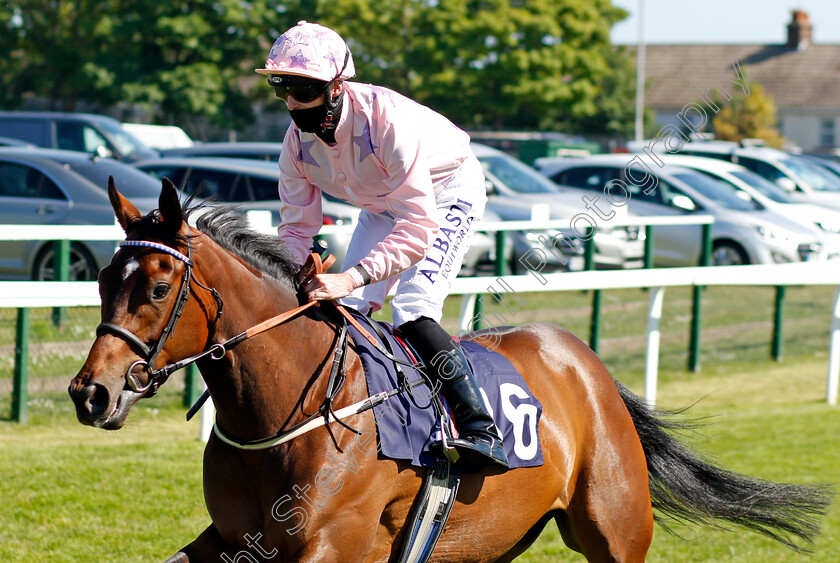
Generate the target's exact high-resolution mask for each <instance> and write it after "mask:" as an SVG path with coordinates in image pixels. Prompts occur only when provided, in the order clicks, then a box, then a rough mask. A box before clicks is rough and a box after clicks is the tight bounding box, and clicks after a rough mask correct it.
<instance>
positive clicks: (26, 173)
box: [0, 151, 116, 281]
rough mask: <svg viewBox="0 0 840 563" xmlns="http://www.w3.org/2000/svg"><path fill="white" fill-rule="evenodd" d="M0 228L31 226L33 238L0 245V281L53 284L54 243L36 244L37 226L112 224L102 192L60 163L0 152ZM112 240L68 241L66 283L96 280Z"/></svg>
mask: <svg viewBox="0 0 840 563" xmlns="http://www.w3.org/2000/svg"><path fill="white" fill-rule="evenodd" d="M0 224H2V225H31V226H32V238H31V239H30V240H26V241H0V278H2V279H5V280H27V279H32V280H51V279H54V270H53V243H52V242H50V241H44V240H38V227H39V226H40V225H113V224H114V211H113V209H112V208H111V203H110V201H109V200H108V196H107V194H106V193H105V190H103V189H102V188H100V187H99V186H96V185H95V184H93V183H91V182H90V181H88V180H86V179H85V178H83V177H82V176H80V175H79V174H77V173H76V172H73V171H72V170H68V169H66V168H65V167H64V166H62V165H61V164H58V163H56V162H53V161H52V160H48V159H44V158H39V157H37V156H29V157H25V156H20V155H16V154H13V153H11V154H7V153H6V152H4V151H0ZM115 249H116V242H115V241H72V242H71V245H70V280H71V281H89V280H95V279H96V276H97V275H98V273H99V269H100V268H102V267H103V266H105V265H106V264H108V263H109V262H110V261H111V257H112V256H113V255H114V251H115Z"/></svg>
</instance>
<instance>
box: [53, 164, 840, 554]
mask: <svg viewBox="0 0 840 563" xmlns="http://www.w3.org/2000/svg"><path fill="white" fill-rule="evenodd" d="M108 195H109V197H110V200H111V203H112V206H113V208H114V212H115V215H116V218H117V220H118V222H119V224H120V225H121V226H122V228H123V229H124V231H125V233H126V239H125V241H124V242H123V243H122V244H121V247H120V249H119V250H118V251H117V252H116V254H115V255H114V257H113V260H112V261H111V263H110V265H108V266H107V267H105V268H104V269H103V270H102V271H101V273H100V275H99V282H98V283H99V292H100V296H101V300H102V306H101V318H102V321H103V322H102V324H101V325H100V327H99V329H98V330H97V336H96V339H95V340H94V342H93V344H92V347H91V350H90V353H89V355H88V357H87V359H86V360H85V362H84V365H83V366H82V367H81V369H80V371H79V372H78V374H77V375H76V376H75V377H74V378H73V379H72V381H71V383H70V386H69V394H70V396H71V398H72V400H73V402H74V404H75V408H76V414H77V418H78V419H79V421H80V422H81V423H83V424H86V425H90V426H93V427H98V428H103V429H107V430H116V429H119V428H120V427H122V426H123V424H124V422H125V420H126V417H127V415H128V413H129V411H130V409H131V407H132V405H134V404H135V403H136V402H137V401H138V400H140V399H141V398H144V397H147V396H150V395H152V394H154V392H155V391H156V390H157V388H158V387H159V386H160V385H162V384H163V383H164V382H165V379H166V377H167V376H168V374H169V373H170V372H171V371H172V369H174V368H177V367H180V366H182V365H184V364H185V363H188V362H190V361H195V362H196V363H197V365H198V368H199V370H200V373H201V375H202V377H203V379H204V381H205V382H206V386H207V389H208V390H209V393H210V396H211V397H212V400H213V403H214V405H215V407H216V410H217V414H216V427H217V428H218V429H221V430H223V433H224V435H226V436H228V437H233V438H234V439H235V440H236V441H237V442H239V443H247V442H255V441H259V440H261V439H264V438H266V437H267V436H268V437H270V436H275V435H277V434H278V433H281V432H283V431H285V430H287V429H289V428H294V427H296V426H297V425H299V424H300V423H302V422H303V421H306V420H309V419H311V418H312V415H313V413H314V414H315V415H316V416H320V415H319V414H318V413H319V412H320V410H319V409H322V408H323V404H324V401H323V399H324V397H325V396H327V395H328V394H329V389H328V386H329V382H328V376H327V374H328V373H329V372H330V367H331V364H332V360H333V353H334V350H335V348H336V346H337V340H338V338H339V336H338V334H339V331H338V329H337V323H336V321H335V314H334V313H330V311H329V308H328V307H326V305H325V304H321V303H315V302H313V303H311V304H310V303H308V302H307V301H308V300H307V298H306V295H305V292H304V291H303V289H302V279H303V275H304V274H302V273H301V271H300V270H301V269H300V267H299V266H298V265H297V264H296V263H295V262H294V261H293V260H291V259H290V257H289V255H288V253H287V252H286V251H285V250H284V248H283V246H282V243H280V242H279V241H278V239H277V237H272V236H268V235H262V234H257V233H254V232H252V231H249V230H248V228H247V221H246V220H245V218H244V217H243V216H242V215H241V214H239V213H237V212H236V211H235V210H231V209H225V208H221V209H213V210H211V211H209V212H207V213H205V214H203V215H202V216H201V217H199V219H198V220H197V221H195V222H194V223H195V226H191V225H190V222H189V221H188V219H189V217H190V214H191V213H193V212H194V209H195V208H196V206H195V205H184V206H182V204H181V202H180V201H179V199H178V195H177V192H176V190H175V188H174V186H173V185H172V183H171V182H169V181H168V180H167V179H164V180H163V185H162V190H161V194H160V198H159V202H158V203H159V209H158V210H155V211H153V212H151V213H149V214H148V215H145V216H143V215H142V214H141V213H140V212H139V211H138V210H137V208H136V207H135V206H134V205H133V204H132V203H131V202H130V201H128V200H127V199H126V198H125V197H124V196H123V195H122V194H120V193H119V191H118V190H117V188H116V186H115V184H114V182H113V179H111V180H109V183H108ZM310 305H312V306H310ZM267 319H278V320H275V321H273V322H271V323H269V325H265V323H266V322H267ZM261 323H262V324H263V326H262V328H257V329H254V327H260V326H261ZM243 331H244V332H243ZM249 331H250V332H249ZM498 331H499V335H500V338H499V340H498V342H497V343H496V347H495V350H496V351H497V352H499V353H501V354H502V355H503V356H504V357H506V358H507V360H509V361H510V362H511V364H512V365H513V366H515V368H516V369H517V370H518V371H519V372H520V373H521V374H523V375H524V377H525V379H526V381H527V384H528V385H529V387H530V389H531V391H532V392H533V393H534V395H535V396H536V397H537V398H538V399H539V401H540V402H541V404H542V406H543V414H542V417H541V418H540V420H539V431H540V439H541V445H542V448H543V453H544V463H543V465H541V466H539V467H530V468H520V469H515V470H510V471H507V472H503V473H498V472H479V473H474V474H466V475H463V477H462V480H461V485H460V488H459V489H458V492H457V497H456V501H455V505H454V507H453V508H452V512H451V515H450V518H449V520H448V523H447V524H446V528H445V529H444V532H443V535H442V536H441V537H440V540H439V543H438V544H437V547H436V549H435V551H434V554H433V560H434V561H441V562H454V561H459V562H465V561H469V562H490V561H511V560H513V559H514V558H515V557H517V556H518V555H520V554H521V553H523V552H524V551H525V550H526V549H527V548H528V546H530V545H531V544H532V543H533V542H534V541H535V540H536V538H537V537H538V536H539V534H540V532H541V531H542V529H543V528H544V526H545V525H546V524H548V523H549V522H550V521H554V522H555V523H556V525H557V526H558V527H559V530H560V533H561V535H562V538H563V541H564V542H565V544H566V545H567V546H568V547H569V548H571V549H573V550H575V551H577V552H579V553H581V554H582V555H583V556H584V557H585V558H586V560H587V561H590V562H605V561H621V562H639V561H644V560H645V556H646V553H647V551H648V548H649V546H650V543H651V540H652V536H653V532H654V522H655V521H662V522H663V523H666V524H667V521H668V520H667V519H669V518H670V519H676V520H677V521H681V522H694V523H699V524H703V525H712V526H721V525H722V526H724V527H732V526H735V525H738V526H745V527H747V528H749V529H752V530H754V531H757V532H760V533H763V534H766V535H768V536H770V537H772V538H774V539H776V540H778V541H780V542H782V543H783V544H785V545H787V546H789V547H792V548H794V549H797V550H799V549H807V548H808V546H809V544H811V543H812V542H813V540H814V538H815V537H816V535H817V534H818V533H819V518H820V516H821V515H824V514H825V512H826V510H827V507H828V505H829V500H830V498H829V497H830V493H829V492H828V491H827V489H826V488H824V487H822V486H819V485H815V486H805V485H792V484H777V483H772V482H767V481H763V480H760V479H756V478H752V477H749V476H744V475H740V474H736V473H733V472H730V471H728V470H726V469H723V468H720V467H716V466H714V465H710V464H709V463H706V462H704V461H702V460H701V456H700V454H698V453H696V452H694V451H692V450H691V449H689V448H687V447H686V446H684V445H683V444H682V442H681V441H680V439H679V432H678V431H679V430H680V429H681V428H683V426H684V423H683V422H679V421H677V420H674V419H673V417H668V416H665V414H666V413H665V412H664V411H659V410H657V409H654V408H653V407H650V406H649V405H647V403H646V402H645V401H644V400H643V399H641V398H640V397H638V396H636V395H634V394H633V393H631V392H630V391H629V390H628V389H626V388H625V387H624V386H623V385H621V384H620V383H619V382H617V381H616V380H615V379H614V378H613V377H612V376H611V375H610V374H609V372H608V371H607V368H606V367H605V366H604V364H603V363H602V362H601V361H600V360H599V358H598V357H597V356H596V354H595V353H593V351H592V350H591V349H590V348H589V347H588V346H587V345H586V344H585V343H583V342H582V341H581V340H579V339H578V338H576V337H575V336H574V335H573V334H571V333H570V332H569V331H567V330H565V329H563V328H561V327H559V326H557V325H553V324H547V323H535V324H527V325H523V326H519V327H506V328H504V329H498ZM243 335H245V336H243ZM480 335H481V333H479V332H477V333H475V334H474V335H472V337H473V338H474V340H475V339H476V338H478V337H480ZM476 341H477V340H476ZM222 343H223V344H222ZM344 362H345V366H346V382H345V385H344V387H343V389H342V390H341V392H340V394H338V395H336V396H335V397H334V399H335V405H336V406H337V407H340V406H342V405H350V404H354V403H357V402H358V401H363V400H364V399H365V398H366V397H367V396H368V395H367V389H366V386H365V377H364V373H363V366H362V365H361V362H360V359H359V356H358V354H357V353H356V352H355V346H354V345H353V343H352V342H351V343H350V345H349V346H348V347H347V350H346V354H345V357H344ZM157 366H163V367H157ZM352 418H353V420H352V425H353V427H354V428H356V429H359V428H361V429H363V431H362V433H361V434H358V435H357V434H354V433H353V431H352V430H351V429H349V428H347V427H345V426H343V425H341V424H335V423H333V424H329V425H324V426H322V427H320V428H317V429H315V430H313V431H311V432H307V433H303V434H301V435H299V436H298V437H296V438H294V439H292V440H289V441H284V442H283V443H279V444H278V445H276V446H273V447H269V448H265V449H254V450H248V449H240V448H237V447H235V446H234V445H231V444H229V443H228V442H226V441H223V440H221V439H220V438H219V436H218V435H217V434H216V433H214V434H213V435H211V437H210V439H209V441H208V443H207V445H206V449H205V451H204V469H203V485H204V497H205V503H206V508H207V511H208V513H209V516H210V520H211V523H210V525H209V526H208V527H207V528H206V529H205V530H204V531H203V532H202V533H201V534H200V535H199V536H198V537H197V538H196V539H195V540H194V541H192V542H191V543H189V544H188V545H186V546H184V547H182V548H181V549H180V550H179V551H178V552H177V553H175V554H174V555H172V556H171V557H170V558H169V559H168V560H167V561H168V562H171V563H186V562H190V563H194V562H199V561H219V560H220V559H221V560H223V561H240V562H242V561H270V560H278V561H295V562H304V561H353V562H374V561H396V560H397V557H398V555H399V551H400V546H401V543H402V540H403V538H404V536H405V533H406V532H405V523H406V519H407V517H408V515H409V512H410V510H411V507H412V503H413V501H414V499H415V496H416V495H417V492H418V489H419V488H420V486H421V482H422V470H421V469H420V468H417V467H413V466H412V465H410V464H409V463H408V462H405V461H395V460H391V459H386V458H385V457H383V456H382V455H380V454H379V453H378V452H377V449H376V434H375V430H373V429H374V428H375V426H374V424H375V423H374V417H373V415H372V413H371V411H370V410H368V411H365V412H362V413H360V414H357V415H354V416H353V417H352ZM347 422H351V421H350V418H348V419H347ZM348 426H349V424H348ZM357 431H358V430H357ZM675 431H676V434H675ZM360 436H364V439H360ZM325 468H326V469H325ZM654 509H656V516H654ZM174 547H175V546H173V548H174ZM278 556H279V558H278V559H274V558H275V557H278Z"/></svg>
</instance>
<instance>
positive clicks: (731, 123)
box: [712, 80, 785, 148]
mask: <svg viewBox="0 0 840 563" xmlns="http://www.w3.org/2000/svg"><path fill="white" fill-rule="evenodd" d="M747 87H748V88H749V91H750V93H749V95H747V96H744V97H741V96H733V97H732V99H731V100H729V101H728V102H726V101H722V100H717V101H715V103H716V104H717V105H718V106H719V107H720V108H721V110H720V111H719V112H718V113H717V115H716V116H715V118H714V120H713V121H712V124H713V126H714V129H715V136H716V138H717V139H719V140H721V141H735V142H740V141H741V139H763V140H764V142H765V144H766V145H767V146H769V147H776V148H781V147H782V145H783V144H784V142H785V138H784V137H782V136H781V135H780V134H779V130H778V129H777V128H776V124H777V123H778V122H777V120H776V106H775V105H774V104H773V100H772V98H770V96H767V95H766V94H765V93H764V88H762V87H761V85H760V84H758V83H757V82H752V81H749V80H748V81H747Z"/></svg>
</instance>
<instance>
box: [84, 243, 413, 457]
mask: <svg viewBox="0 0 840 563" xmlns="http://www.w3.org/2000/svg"><path fill="white" fill-rule="evenodd" d="M125 246H135V247H144V248H151V249H153V250H157V251H160V252H164V253H166V254H169V255H171V256H174V257H175V258H177V259H178V260H180V261H181V262H183V263H184V273H183V276H182V278H181V286H180V289H179V290H178V297H177V298H176V299H175V304H174V305H173V307H172V311H171V312H170V313H169V319H168V320H167V321H166V325H165V326H164V327H163V331H162V332H161V334H160V337H158V339H157V340H156V341H155V342H154V343H152V344H151V345H148V344H146V343H145V342H143V340H141V339H140V337H138V336H137V335H136V334H134V333H133V332H131V331H130V330H128V329H127V328H125V327H122V326H119V325H117V324H114V323H108V322H102V323H100V324H99V326H97V327H96V335H97V337H99V336H101V335H102V334H103V333H112V334H114V335H116V336H119V337H122V338H123V339H125V340H126V341H128V343H129V344H132V345H133V346H134V347H135V348H137V349H138V350H140V351H141V352H142V353H143V355H144V356H145V358H144V359H140V360H137V361H135V362H133V363H132V364H131V365H130V366H129V367H128V369H127V370H126V372H125V383H126V386H127V387H128V388H129V389H131V390H132V391H134V392H135V393H141V394H143V396H144V397H151V396H153V395H154V394H155V393H157V391H158V389H159V388H160V386H161V385H163V384H164V383H165V382H166V380H167V379H169V376H170V375H171V374H172V373H174V372H175V371H177V370H179V369H181V368H183V367H185V366H187V365H189V364H192V363H193V362H196V361H197V360H200V359H201V358H204V357H208V356H209V357H210V359H213V360H221V359H222V358H223V357H224V356H225V354H226V353H227V350H228V349H229V348H232V347H233V346H236V345H237V344H239V343H240V342H242V341H243V340H246V339H248V338H251V337H252V336H256V335H257V334H260V333H262V332H265V331H267V330H269V329H272V328H274V327H276V326H278V325H280V324H282V323H285V322H286V321H289V320H291V319H293V318H295V317H297V316H298V315H300V314H301V313H302V312H304V311H305V310H306V309H308V308H310V307H312V306H315V305H318V304H319V303H320V301H308V302H307V303H305V304H303V305H300V306H298V307H296V308H294V309H291V310H289V311H286V312H284V313H281V314H279V315H277V316H274V317H272V318H270V319H268V320H266V321H263V322H261V323H259V324H257V325H254V326H252V327H251V328H249V329H247V330H245V331H243V332H241V333H239V334H237V335H236V336H233V337H231V338H229V339H227V340H225V341H224V342H219V343H215V344H212V345H211V346H210V347H209V348H206V349H205V350H203V351H202V352H199V353H198V354H195V355H193V356H189V357H187V358H184V359H182V360H178V361H177V362H173V363H170V364H166V365H165V366H163V367H162V368H160V369H154V367H153V366H154V362H155V359H157V356H158V354H160V352H161V351H162V350H163V348H164V346H165V345H166V341H167V340H168V339H169V337H170V336H171V335H172V333H173V332H174V330H175V325H176V324H177V323H178V319H180V318H181V315H182V314H183V312H184V306H185V305H186V303H187V300H188V299H189V297H190V282H191V281H193V280H194V281H195V283H196V284H198V285H199V286H201V287H202V288H204V289H206V290H207V291H209V292H211V293H212V294H213V297H214V298H215V299H216V301H217V303H218V309H217V311H216V320H218V319H219V317H220V316H221V315H222V309H223V307H224V302H223V301H222V297H221V295H220V294H219V292H218V291H217V290H216V289H215V288H211V287H207V286H206V285H204V284H202V283H201V282H200V281H199V280H198V279H196V278H195V276H194V275H193V273H192V268H193V266H194V264H193V261H192V244H191V242H190V238H189V237H187V254H186V255H184V254H182V253H181V252H179V251H177V250H175V249H174V248H172V247H170V246H167V245H165V244H161V243H159V242H151V241H145V240H124V241H122V242H121V243H120V247H125ZM311 259H313V261H314V265H313V273H318V274H320V273H321V272H323V271H326V270H327V269H329V267H330V265H331V264H332V263H333V261H334V260H335V257H334V256H329V257H328V258H327V259H326V260H325V261H323V262H322V261H321V258H320V256H319V255H318V254H317V253H314V252H313V253H312V255H311ZM327 303H332V304H333V305H334V306H335V308H336V310H337V311H338V312H339V313H340V314H341V316H342V317H343V318H344V321H346V322H344V323H342V325H341V326H340V330H339V337H338V342H337V344H336V346H335V350H334V355H335V358H334V359H333V365H332V369H331V371H330V376H329V381H328V384H327V388H328V389H327V396H326V398H325V400H324V403H323V405H322V407H321V409H319V411H318V412H317V413H315V414H313V415H311V416H309V417H308V418H307V419H306V420H304V421H303V422H302V423H299V424H297V425H295V426H294V427H292V428H290V429H289V430H288V431H286V432H280V433H277V434H275V435H274V436H270V437H268V438H264V439H260V440H254V441H250V442H240V441H238V440H234V439H232V438H230V437H228V436H225V435H224V433H223V432H222V431H221V429H219V427H218V424H216V425H215V426H214V432H215V433H216V435H217V436H219V437H220V438H221V439H222V440H223V441H225V442H226V443H228V444H231V445H234V446H236V447H240V448H243V449H265V448H268V447H273V446H275V445H278V444H281V443H283V442H285V441H288V440H290V439H292V438H294V437H295V436H298V435H300V434H302V433H305V432H307V431H309V430H311V429H312V428H314V427H317V426H318V425H321V424H323V425H327V428H329V426H328V425H329V423H330V422H333V421H336V422H338V423H339V424H341V425H342V426H345V427H347V428H349V429H350V430H352V431H353V432H356V433H358V431H356V430H355V429H353V428H352V427H350V426H348V425H347V424H346V423H344V422H343V421H342V420H341V418H343V417H344V416H346V415H348V414H355V413H360V412H364V411H365V410H369V409H371V408H373V407H375V406H376V405H378V404H379V403H381V402H382V401H384V400H387V399H388V398H389V397H390V396H392V395H394V394H396V393H401V392H403V391H406V390H410V389H411V388H413V387H416V386H417V385H419V384H422V383H423V381H420V380H417V381H414V382H411V384H408V383H406V385H405V386H402V385H401V386H400V387H399V388H398V389H394V390H392V391H390V392H382V393H378V394H377V395H375V396H371V397H368V398H367V399H365V400H363V401H360V402H359V403H357V404H355V405H351V406H350V407H345V408H344V409H341V410H340V411H338V412H336V411H334V410H333V407H332V402H333V400H334V399H335V397H336V395H337V394H338V392H339V391H340V390H341V388H342V387H343V384H344V366H343V359H344V352H345V349H346V346H347V324H348V323H349V324H352V325H353V326H354V327H356V329H357V330H358V331H359V332H360V333H361V334H362V335H363V336H364V337H365V338H366V339H367V340H368V341H369V342H370V343H371V344H373V346H374V348H376V349H377V350H378V351H379V352H380V353H381V354H383V355H384V356H385V357H387V358H388V359H390V360H392V361H394V362H395V363H398V364H402V365H405V366H408V367H412V368H415V369H416V368H417V367H418V365H417V364H412V363H407V362H404V361H403V360H400V359H399V358H397V357H395V356H394V355H393V354H391V353H390V352H389V351H387V350H385V349H384V348H383V347H382V345H381V344H380V343H379V342H377V341H376V339H375V338H374V337H373V336H372V335H371V334H370V333H369V332H368V331H367V330H365V329H364V328H363V327H362V326H361V324H359V322H358V321H357V320H356V319H354V318H353V316H352V315H351V314H350V313H348V312H347V310H346V309H344V307H343V306H341V305H339V304H337V303H335V302H332V301H328V302H327ZM138 366H142V368H143V370H144V371H146V372H147V373H148V377H149V379H148V381H147V382H146V384H145V385H142V384H141V383H140V380H139V379H138V378H137V376H136V375H135V374H134V373H133V370H134V369H135V367H138ZM150 368H151V369H150ZM208 397H209V394H208V392H207V391H205V392H204V394H202V396H201V398H200V399H199V400H198V401H197V402H196V404H195V405H193V407H192V408H191V409H190V413H188V414H187V420H189V419H190V418H191V416H192V414H194V413H195V412H196V411H197V410H198V409H199V408H200V407H201V405H202V404H203V403H204V401H206V400H207V398H208ZM351 411H352V412H351ZM318 418H321V421H320V422H319V421H317V420H316V419H318ZM330 434H331V435H332V431H330Z"/></svg>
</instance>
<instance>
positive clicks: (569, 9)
mask: <svg viewBox="0 0 840 563" xmlns="http://www.w3.org/2000/svg"><path fill="white" fill-rule="evenodd" d="M624 17H626V12H624V11H623V10H621V9H620V8H616V7H614V6H612V4H611V2H610V0H438V1H432V0H392V1H389V2H381V1H376V0H332V1H330V2H324V1H318V2H300V1H299V0H297V1H290V2H278V1H274V0H260V1H254V2H239V1H238V0H214V1H207V0H193V1H189V2H180V3H166V2H157V1H153V0H59V1H56V0H11V1H9V2H5V3H3V4H0V26H2V27H3V28H4V29H5V30H6V31H10V32H11V33H5V32H4V33H3V34H2V35H0V48H2V50H3V52H5V53H13V54H15V56H12V57H4V58H3V59H2V60H0V86H3V88H2V92H0V107H5V108H14V107H17V106H19V105H20V104H21V103H22V101H23V100H24V98H26V97H38V98H42V99H45V100H48V101H49V104H50V105H51V106H52V107H53V108H55V109H63V110H74V109H76V108H77V106H79V105H80V103H82V102H84V103H85V105H86V106H87V107H92V108H94V109H96V108H99V109H102V110H104V109H108V108H113V107H118V106H119V107H124V108H128V109H145V110H147V111H151V112H153V113H154V114H155V118H156V120H158V121H159V122H162V123H177V124H179V125H186V126H190V125H191V121H192V120H194V119H195V118H198V117H201V118H206V119H209V120H210V121H211V122H212V123H214V124H217V125H221V126H224V127H227V128H232V129H236V128H239V127H241V126H243V125H245V124H247V123H248V122H250V121H251V120H252V119H253V115H252V112H251V104H252V102H254V101H255V100H262V101H265V102H269V103H274V102H273V100H271V98H270V96H269V95H268V93H267V89H266V88H265V87H264V84H263V83H262V82H261V81H260V80H259V79H258V78H257V77H256V76H255V75H253V74H252V72H253V69H254V68H256V67H258V66H261V64H262V62H263V60H264V58H265V56H266V54H267V53H268V50H269V48H270V46H271V44H272V43H273V41H274V39H276V38H277V36H279V35H280V33H282V32H283V31H284V30H285V29H287V28H288V27H290V26H291V25H294V23H295V22H296V21H298V20H299V19H306V20H308V21H314V22H318V23H322V24H324V25H328V26H330V27H333V28H334V29H336V30H337V31H338V32H339V33H341V34H342V36H344V37H345V39H347V41H348V43H349V44H350V47H351V49H352V51H353V54H354V58H355V60H356V64H357V71H358V72H357V75H358V80H360V81H363V82H371V83H376V84H381V85H383V86H388V87H391V88H394V89H395V90H398V91H400V92H402V93H404V94H406V95H408V96H410V97H413V98H415V99H417V100H418V101H420V102H421V103H425V104H427V105H429V106H431V107H433V108H435V109H436V110H438V111H441V112H443V113H444V114H445V115H447V116H448V117H450V118H451V119H452V120H453V121H455V122H456V123H458V124H460V125H462V126H464V127H467V128H515V129H539V130H555V131H557V130H565V131H570V132H580V131H582V130H584V131H592V132H601V133H613V132H623V131H627V130H628V127H632V101H633V87H634V86H633V82H634V77H633V74H634V72H633V65H632V61H631V60H630V59H629V58H628V57H626V56H625V54H624V53H623V52H622V51H620V50H614V49H613V48H612V47H611V45H610V43H609V32H610V28H611V27H612V26H613V25H614V24H615V23H616V22H618V21H620V20H621V19H623V18H624ZM120 104H122V106H120Z"/></svg>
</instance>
